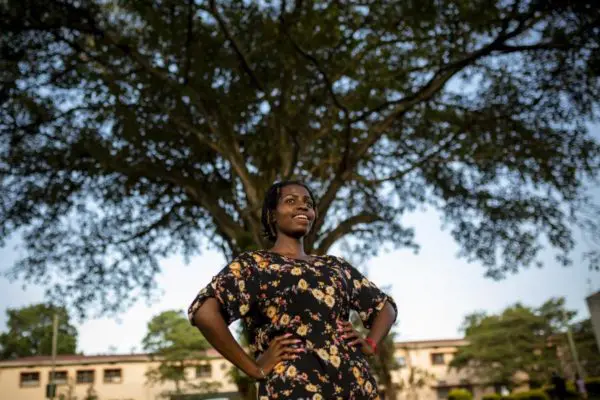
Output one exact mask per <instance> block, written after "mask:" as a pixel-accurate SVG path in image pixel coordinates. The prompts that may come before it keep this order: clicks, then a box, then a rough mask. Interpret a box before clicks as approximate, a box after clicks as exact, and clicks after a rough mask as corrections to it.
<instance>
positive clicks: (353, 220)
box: [316, 212, 382, 254]
mask: <svg viewBox="0 0 600 400" xmlns="http://www.w3.org/2000/svg"><path fill="white" fill-rule="evenodd" d="M381 220H382V219H381V217H380V216H378V215H375V214H372V213H367V212H365V213H361V214H358V215H354V216H352V217H349V218H347V219H345V220H344V221H342V222H340V223H339V225H338V226H337V227H336V228H335V229H333V230H332V231H330V232H329V233H327V235H326V236H325V237H324V238H323V239H322V240H320V241H319V244H318V247H317V249H316V253H317V254H325V253H326V252H327V251H328V250H329V248H330V247H331V246H332V245H333V244H334V243H335V242H336V241H337V240H339V239H340V238H341V237H342V236H344V235H347V234H348V233H350V232H352V230H353V229H352V228H354V227H355V226H356V225H360V224H371V223H373V222H377V221H381Z"/></svg>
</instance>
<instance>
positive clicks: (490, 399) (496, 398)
mask: <svg viewBox="0 0 600 400" xmlns="http://www.w3.org/2000/svg"><path fill="white" fill-rule="evenodd" d="M481 400H502V396H500V395H499V394H498V393H490V394H484V395H483V397H481Z"/></svg>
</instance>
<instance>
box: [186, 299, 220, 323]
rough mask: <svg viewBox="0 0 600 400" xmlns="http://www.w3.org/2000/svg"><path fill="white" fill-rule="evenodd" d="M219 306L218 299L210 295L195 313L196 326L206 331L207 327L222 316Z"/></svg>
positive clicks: (193, 321) (193, 319)
mask: <svg viewBox="0 0 600 400" xmlns="http://www.w3.org/2000/svg"><path fill="white" fill-rule="evenodd" d="M219 308H220V306H219V302H218V301H217V299H215V298H214V297H209V298H208V299H206V301H204V303H202V305H201V306H200V307H198V309H197V310H196V312H195V313H194V316H193V318H192V323H193V324H194V326H195V327H196V328H198V329H200V330H201V331H204V329H205V328H206V327H208V326H210V325H211V324H214V322H215V319H216V318H219V317H220V318H222V317H221V312H220V309H219Z"/></svg>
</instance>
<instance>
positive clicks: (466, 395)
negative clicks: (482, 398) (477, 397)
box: [448, 389, 473, 400]
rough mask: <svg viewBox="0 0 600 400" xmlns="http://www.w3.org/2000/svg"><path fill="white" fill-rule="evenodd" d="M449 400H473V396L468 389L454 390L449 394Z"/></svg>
mask: <svg viewBox="0 0 600 400" xmlns="http://www.w3.org/2000/svg"><path fill="white" fill-rule="evenodd" d="M448 400H473V394H472V393H471V392H469V391H468V390H467V389H452V390H451V391H450V393H448Z"/></svg>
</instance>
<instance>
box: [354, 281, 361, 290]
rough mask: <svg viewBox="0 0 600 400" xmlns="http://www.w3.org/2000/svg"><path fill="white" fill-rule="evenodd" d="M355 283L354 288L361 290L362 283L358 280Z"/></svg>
mask: <svg viewBox="0 0 600 400" xmlns="http://www.w3.org/2000/svg"><path fill="white" fill-rule="evenodd" d="M353 283H354V287H355V288H357V289H360V286H361V284H360V281H357V280H356V279H355V280H354V282H353Z"/></svg>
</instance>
